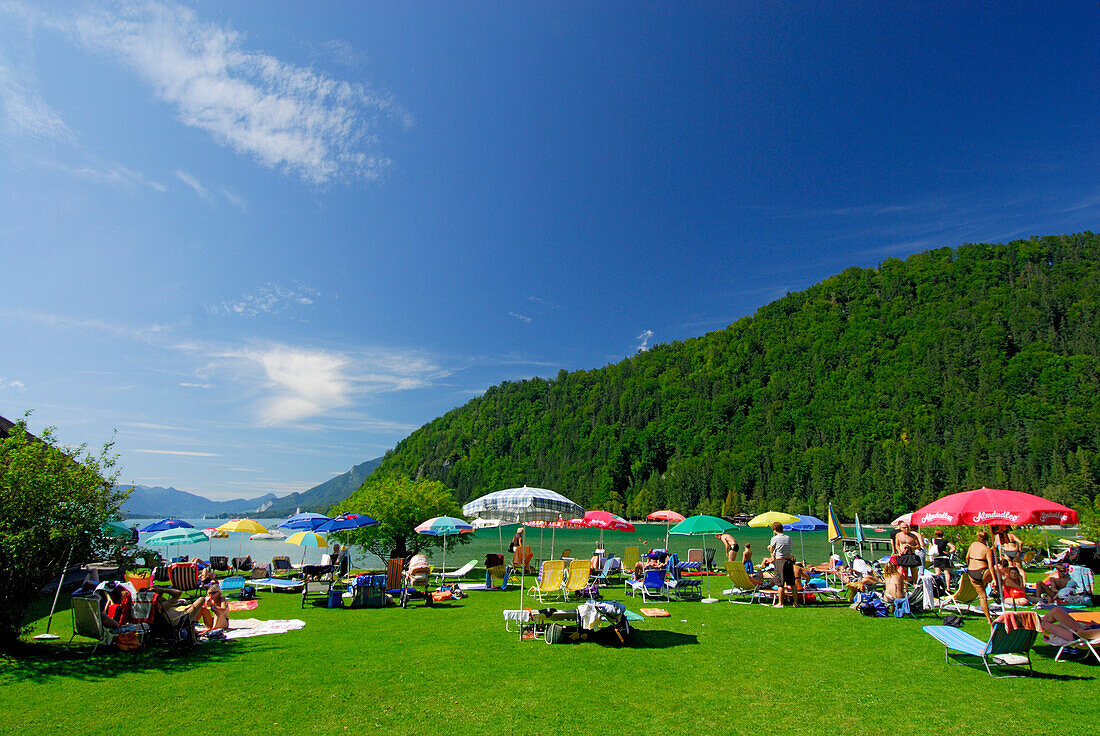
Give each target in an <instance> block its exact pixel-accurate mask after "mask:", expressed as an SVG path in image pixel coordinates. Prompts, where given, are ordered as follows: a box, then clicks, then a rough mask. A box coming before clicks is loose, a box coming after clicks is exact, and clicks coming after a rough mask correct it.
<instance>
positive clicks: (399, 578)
mask: <svg viewBox="0 0 1100 736" xmlns="http://www.w3.org/2000/svg"><path fill="white" fill-rule="evenodd" d="M404 587H405V561H404V560H403V559H401V558H400V557H394V558H392V559H390V560H389V561H387V562H386V592H387V593H391V592H398V593H399V592H401V589H402V588H404Z"/></svg>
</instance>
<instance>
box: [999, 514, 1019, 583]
mask: <svg viewBox="0 0 1100 736" xmlns="http://www.w3.org/2000/svg"><path fill="white" fill-rule="evenodd" d="M1022 546H1023V542H1021V541H1020V538H1019V537H1017V536H1016V535H1015V534H1013V533H1012V527H1010V526H1007V525H1006V526H1001V527H997V528H995V529H994V530H993V548H994V549H995V550H996V551H997V556H998V557H999V558H1001V559H1002V560H1008V563H1009V564H1010V565H1013V566H1015V567H1016V569H1017V570H1019V571H1020V574H1021V575H1023V574H1024V566H1023V557H1022V555H1021V554H1020V553H1021V552H1022V551H1023V549H1022Z"/></svg>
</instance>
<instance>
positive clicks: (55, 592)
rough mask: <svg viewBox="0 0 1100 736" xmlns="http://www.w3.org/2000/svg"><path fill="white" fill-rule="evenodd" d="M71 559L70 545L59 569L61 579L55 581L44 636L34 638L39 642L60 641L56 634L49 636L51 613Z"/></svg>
mask: <svg viewBox="0 0 1100 736" xmlns="http://www.w3.org/2000/svg"><path fill="white" fill-rule="evenodd" d="M72 559H73V547H72V545H69V554H68V556H67V557H66V558H65V567H63V568H61V577H59V578H58V579H57V590H55V591H54V593H53V604H52V605H51V606H50V617H49V618H47V619H46V633H45V634H39V635H38V636H36V637H34V638H35V639H38V640H39V641H41V640H43V639H60V638H61V637H60V636H58V635H57V634H51V633H50V624H52V623H53V612H54V609H55V608H57V598H58V596H60V595H61V585H62V584H63V583H64V582H65V573H66V572H68V570H69V563H70V562H72Z"/></svg>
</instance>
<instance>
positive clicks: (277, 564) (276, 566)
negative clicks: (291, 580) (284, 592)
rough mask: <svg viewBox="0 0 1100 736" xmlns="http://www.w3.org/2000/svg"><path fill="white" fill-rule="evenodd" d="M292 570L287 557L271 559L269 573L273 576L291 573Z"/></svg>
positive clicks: (280, 556)
mask: <svg viewBox="0 0 1100 736" xmlns="http://www.w3.org/2000/svg"><path fill="white" fill-rule="evenodd" d="M293 569H294V568H292V567H291V565H290V556H289V555H279V556H278V557H272V558H271V572H272V573H274V574H275V575H278V574H280V573H284V572H291V571H292V570H293Z"/></svg>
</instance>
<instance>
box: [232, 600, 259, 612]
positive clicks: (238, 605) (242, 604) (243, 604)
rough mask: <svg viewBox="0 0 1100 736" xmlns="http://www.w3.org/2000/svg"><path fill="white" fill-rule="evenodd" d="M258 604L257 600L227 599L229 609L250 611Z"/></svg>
mask: <svg viewBox="0 0 1100 736" xmlns="http://www.w3.org/2000/svg"><path fill="white" fill-rule="evenodd" d="M258 605H260V602H259V601H229V610H230V611H251V610H252V609H254V608H255V607H256V606H258Z"/></svg>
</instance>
